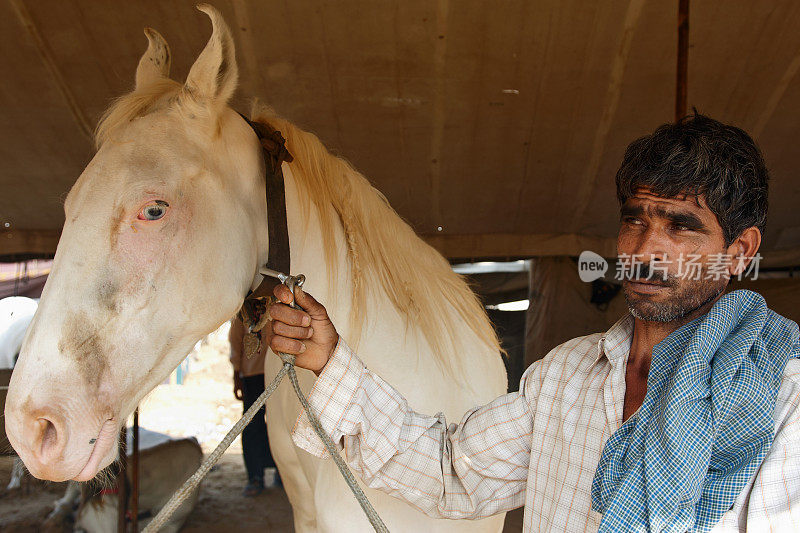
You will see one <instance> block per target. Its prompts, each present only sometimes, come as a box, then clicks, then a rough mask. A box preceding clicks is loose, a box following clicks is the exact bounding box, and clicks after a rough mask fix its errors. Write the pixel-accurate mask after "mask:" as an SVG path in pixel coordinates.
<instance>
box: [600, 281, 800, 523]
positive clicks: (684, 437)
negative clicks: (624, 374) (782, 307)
mask: <svg viewBox="0 0 800 533" xmlns="http://www.w3.org/2000/svg"><path fill="white" fill-rule="evenodd" d="M798 356H800V341H798V327H797V324H795V323H794V322H792V321H791V320H789V319H787V318H784V317H782V316H781V315H779V314H777V313H775V312H774V311H771V310H770V309H768V308H767V305H766V302H765V301H764V298H763V297H762V296H761V295H759V294H757V293H755V292H751V291H746V290H738V291H733V292H731V293H729V294H726V295H724V296H723V297H722V298H720V299H719V300H718V301H717V302H716V303H715V304H714V306H713V307H712V308H711V310H710V311H709V313H708V314H707V315H705V316H703V317H700V318H697V319H695V320H693V321H691V322H689V323H688V324H685V325H684V326H682V327H681V328H679V329H677V330H676V331H674V332H672V334H670V335H669V336H668V337H667V338H666V339H664V340H663V341H661V342H660V343H658V344H657V345H656V346H655V347H654V348H653V359H652V363H651V366H650V374H649V375H648V378H647V394H646V395H645V398H644V402H643V403H642V406H641V408H640V409H639V411H638V412H637V413H636V414H635V415H634V416H632V417H630V418H629V419H628V420H627V421H626V422H625V423H624V424H623V425H622V427H620V428H619V430H617V431H616V432H615V433H614V434H613V435H612V436H611V438H609V440H608V442H607V443H606V446H605V448H604V450H603V455H602V457H601V459H600V464H599V465H598V466H597V471H596V472H595V476H594V481H593V482H592V509H594V510H595V511H598V512H600V513H603V519H602V521H601V523H600V531H601V532H607V531H614V532H616V531H637V532H645V531H648V532H649V531H652V532H684V531H708V530H710V529H711V528H712V527H713V526H714V525H715V524H716V523H717V522H718V521H719V519H720V518H721V517H722V515H723V514H724V513H725V512H726V511H728V510H729V509H730V508H731V506H732V505H733V502H734V500H735V499H736V497H737V496H738V494H739V492H741V490H742V489H743V488H744V486H745V484H746V483H747V481H748V480H749V479H750V477H751V476H752V475H753V473H754V472H755V470H756V469H757V468H758V466H759V465H760V464H761V461H762V460H763V459H764V457H765V456H766V454H767V452H768V451H769V448H770V446H771V444H772V439H773V437H774V435H773V430H774V428H773V426H774V419H773V411H774V409H775V398H776V396H777V394H778V389H779V388H780V384H781V380H782V378H783V370H784V367H785V366H786V361H787V360H788V359H789V358H792V357H798Z"/></svg>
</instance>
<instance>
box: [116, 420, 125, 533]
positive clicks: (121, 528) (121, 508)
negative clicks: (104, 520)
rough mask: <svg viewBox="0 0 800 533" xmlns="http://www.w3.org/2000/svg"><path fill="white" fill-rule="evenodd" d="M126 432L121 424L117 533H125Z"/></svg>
mask: <svg viewBox="0 0 800 533" xmlns="http://www.w3.org/2000/svg"><path fill="white" fill-rule="evenodd" d="M127 470H128V432H127V429H126V428H125V425H124V424H123V426H122V429H121V430H120V433H119V473H118V474H117V496H118V499H117V533H127V531H128V523H127V516H126V515H127V513H128V483H127V481H128V480H127V479H126V476H127V475H128V472H127Z"/></svg>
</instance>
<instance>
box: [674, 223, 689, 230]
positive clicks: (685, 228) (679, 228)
mask: <svg viewBox="0 0 800 533" xmlns="http://www.w3.org/2000/svg"><path fill="white" fill-rule="evenodd" d="M673 228H674V229H675V231H689V230H690V229H691V228H689V226H682V225H680V224H677V225H675V226H673Z"/></svg>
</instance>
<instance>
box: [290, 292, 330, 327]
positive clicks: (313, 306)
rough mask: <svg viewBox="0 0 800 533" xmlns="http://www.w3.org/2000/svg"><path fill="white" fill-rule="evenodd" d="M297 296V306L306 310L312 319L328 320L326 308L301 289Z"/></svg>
mask: <svg viewBox="0 0 800 533" xmlns="http://www.w3.org/2000/svg"><path fill="white" fill-rule="evenodd" d="M295 296H296V297H297V305H299V306H300V307H302V308H303V309H305V310H306V312H307V313H308V314H309V315H311V317H312V318H314V319H315V320H324V319H326V318H328V312H327V311H326V310H325V307H324V306H323V305H322V304H321V303H319V302H318V301H317V300H315V299H314V297H313V296H311V295H310V294H308V293H307V292H306V291H304V290H303V289H301V288H300V287H297V293H296V294H295Z"/></svg>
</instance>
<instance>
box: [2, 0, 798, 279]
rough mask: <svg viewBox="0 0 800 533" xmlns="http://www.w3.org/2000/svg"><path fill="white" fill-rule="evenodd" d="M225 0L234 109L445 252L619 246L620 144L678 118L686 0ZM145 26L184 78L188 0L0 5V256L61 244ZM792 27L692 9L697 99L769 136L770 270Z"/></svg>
mask: <svg viewBox="0 0 800 533" xmlns="http://www.w3.org/2000/svg"><path fill="white" fill-rule="evenodd" d="M213 3H214V4H215V5H216V6H217V7H218V8H220V9H221V10H222V11H223V13H224V14H225V17H226V19H227V21H228V22H229V24H230V25H231V27H232V29H233V33H234V37H235V39H236V42H237V54H238V62H239V67H240V79H241V84H240V90H239V95H241V97H239V100H238V101H237V107H238V108H239V109H246V99H245V97H250V96H260V97H261V98H262V99H263V100H265V101H266V102H268V103H269V104H271V105H272V106H273V107H275V108H276V109H277V110H279V112H281V113H282V114H284V115H285V116H287V117H288V118H290V119H291V120H293V121H294V122H296V123H298V124H300V125H301V126H303V127H305V128H306V129H309V130H312V131H314V132H316V133H317V134H319V135H320V137H321V138H322V139H323V141H325V142H326V143H327V144H328V145H329V146H330V147H332V148H333V149H334V150H336V151H337V152H338V153H340V154H343V155H345V156H346V157H347V158H348V159H350V160H351V161H352V162H353V163H354V164H355V165H356V166H357V167H358V168H359V169H360V170H362V171H363V172H364V174H365V175H367V176H368V177H369V178H370V179H371V180H372V182H373V183H374V184H375V185H376V186H377V187H378V188H379V189H380V190H381V191H383V192H384V193H385V194H386V196H387V197H388V199H389V200H390V202H391V203H392V205H393V206H394V207H395V208H396V209H397V210H398V211H399V212H400V214H401V215H402V216H403V217H405V218H406V219H407V220H409V221H410V222H411V223H412V224H413V225H414V227H415V229H416V230H417V231H418V232H419V233H421V234H422V235H424V236H425V237H426V238H427V239H428V240H429V242H431V243H432V244H434V245H435V246H436V247H438V248H439V249H440V250H441V251H442V252H443V253H445V255H447V256H448V257H451V258H464V257H505V256H526V255H564V254H570V255H577V254H578V253H579V252H580V251H582V250H584V249H591V250H595V251H597V252H600V253H601V254H603V255H607V256H610V255H613V253H614V246H613V243H614V237H615V234H616V226H617V206H616V203H615V198H614V191H613V175H614V172H615V170H616V168H617V166H618V164H619V161H620V159H621V156H622V153H623V150H624V148H625V146H626V145H627V144H628V143H629V142H630V141H631V140H633V139H634V138H636V137H638V136H640V135H643V134H646V133H648V132H650V131H652V130H653V129H654V128H655V127H656V126H657V125H659V124H661V123H664V122H667V121H670V120H671V119H672V113H673V105H674V104H673V102H674V85H675V82H674V78H675V50H676V29H675V28H676V11H677V2H646V1H644V0H630V1H621V0H620V1H609V2H598V3H587V2H582V1H579V0H574V1H561V0H538V1H531V0H518V1H509V2H504V3H503V4H502V8H501V7H499V6H498V5H497V4H496V3H493V2H483V1H473V0H464V1H459V2H447V1H444V0H440V1H428V0H405V1H403V2H388V1H387V2H373V1H366V0H363V1H346V2H332V3H328V2H317V1H313V0H298V1H293V2H276V1H263V2H262V1H255V0H249V1H248V0H226V1H223V0H214V2H213ZM144 26H152V27H154V28H156V29H158V30H159V31H160V32H161V33H162V34H163V35H164V36H165V37H166V39H167V40H168V41H169V43H170V45H171V47H172V51H173V77H176V78H177V79H182V78H183V77H185V75H186V73H187V71H188V68H189V66H190V65H191V62H192V61H193V60H194V58H195V57H196V56H197V54H198V53H199V51H200V50H201V48H202V46H203V45H204V44H205V42H206V40H207V38H208V36H209V34H210V25H209V22H208V20H207V19H206V18H205V16H204V15H202V14H201V13H199V12H197V11H195V10H194V9H193V2H191V1H180V2H159V1H156V0H146V1H137V2H128V1H123V0H115V1H109V2H94V1H92V0H40V1H37V2H24V1H23V0H11V1H10V2H5V3H2V5H0V40H1V44H0V71H1V72H2V73H3V77H4V81H3V84H2V90H1V91H0V107H1V108H2V110H3V120H2V121H0V141H1V142H0V151H1V152H0V190H2V194H0V231H3V232H4V233H3V234H2V235H0V237H2V238H0V256H9V255H11V254H47V253H52V252H53V251H54V249H55V243H56V242H57V237H58V233H59V231H60V227H61V225H62V223H63V212H62V207H61V203H62V200H63V197H64V195H65V193H66V192H67V191H68V189H69V187H70V185H71V184H72V183H73V182H74V180H75V179H76V177H77V176H78V175H79V173H80V172H81V170H82V168H83V167H84V166H85V164H86V163H87V162H88V160H89V159H90V158H91V156H92V144H91V140H90V137H89V131H90V130H91V128H92V127H93V125H94V123H95V121H96V119H97V117H98V116H99V115H100V113H101V112H102V111H103V109H104V108H105V107H106V105H107V104H108V102H109V101H110V99H111V98H113V97H114V96H117V95H119V94H121V93H123V92H125V91H127V90H129V89H130V88H131V86H132V81H133V73H134V69H135V66H136V63H137V61H138V58H139V56H140V54H141V53H142V51H143V50H144V48H145V46H146V41H145V38H144V36H143V34H142V28H143V27H144ZM798 27H800V5H798V4H797V3H796V2H792V1H791V0H784V1H777V0H774V1H773V0H770V1H765V2H750V1H749V0H735V1H730V2H714V1H712V0H694V1H693V2H692V5H691V26H690V45H691V50H690V56H689V105H690V106H697V107H698V108H699V109H700V110H701V111H702V112H705V113H707V114H709V115H711V116H714V117H716V118H718V119H721V120H723V121H727V122H731V123H734V124H737V125H739V126H741V127H743V128H745V129H746V130H748V131H749V132H751V133H752V134H753V135H754V137H755V138H756V139H757V141H758V142H759V144H760V145H761V146H762V148H763V150H764V152H765V155H766V158H767V162H768V164H769V166H770V168H771V171H772V176H773V182H772V185H771V187H772V190H771V198H770V201H771V210H770V217H769V221H768V230H767V233H766V236H765V240H764V244H763V247H762V250H763V251H764V257H765V262H766V264H772V265H798V264H800V218H799V217H798V216H797V214H796V207H795V206H796V205H798V203H800V178H798V175H797V174H798V173H797V170H798V168H800V156H798V150H797V148H796V139H797V138H798V137H800V77H798V76H797V75H796V74H797V70H798V68H800V32H798V31H797V28H798ZM6 222H8V223H9V224H10V230H4V229H3V227H2V226H3V225H4V223H6ZM440 226H441V227H442V231H441V232H440V231H438V227H440Z"/></svg>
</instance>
